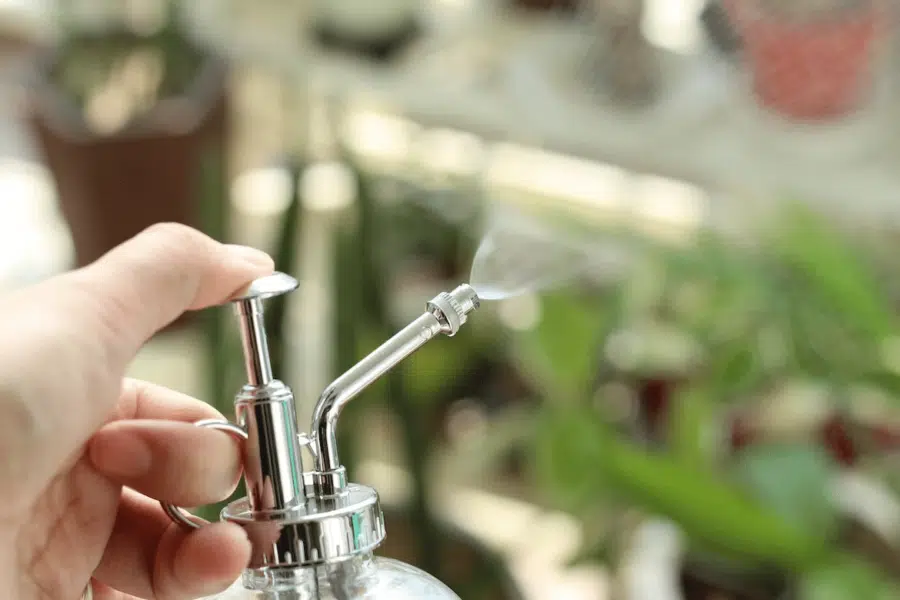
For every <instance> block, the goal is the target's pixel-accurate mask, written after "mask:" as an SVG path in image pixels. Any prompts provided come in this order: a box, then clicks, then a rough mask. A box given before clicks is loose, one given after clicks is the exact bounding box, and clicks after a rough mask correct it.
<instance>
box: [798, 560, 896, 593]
mask: <svg viewBox="0 0 900 600" xmlns="http://www.w3.org/2000/svg"><path fill="white" fill-rule="evenodd" d="M799 592H800V593H799V599H798V600H896V598H898V597H900V587H898V586H897V584H896V583H893V582H890V581H888V580H887V579H886V578H885V577H884V576H883V575H882V574H881V573H880V572H879V571H877V570H876V569H875V568H873V567H871V566H869V565H867V564H865V563H863V562H861V561H858V560H855V559H851V558H843V559H840V560H836V561H834V562H830V563H827V564H826V565H823V566H822V567H821V568H818V569H815V570H813V571H810V572H809V573H806V574H805V575H804V577H803V578H802V579H801V582H800V590H799Z"/></svg>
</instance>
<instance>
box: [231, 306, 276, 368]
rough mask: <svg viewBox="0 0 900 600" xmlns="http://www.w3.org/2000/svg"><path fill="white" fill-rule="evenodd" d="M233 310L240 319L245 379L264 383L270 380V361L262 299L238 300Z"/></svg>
mask: <svg viewBox="0 0 900 600" xmlns="http://www.w3.org/2000/svg"><path fill="white" fill-rule="evenodd" d="M234 310H235V312H236V313H237V316H238V319H239V320H240V329H241V345H242V346H243V347H244V367H245V368H246V370H247V381H248V383H250V385H254V386H261V385H266V384H267V383H269V382H271V381H272V363H271V362H270V360H269V349H268V342H267V340H266V325H265V321H264V320H263V305H262V300H261V299H259V298H249V299H247V300H239V301H238V302H235V305H234Z"/></svg>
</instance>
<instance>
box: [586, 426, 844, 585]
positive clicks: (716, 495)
mask: <svg viewBox="0 0 900 600" xmlns="http://www.w3.org/2000/svg"><path fill="white" fill-rule="evenodd" d="M601 439H602V440H603V443H602V444H601V446H602V450H600V451H599V452H597V453H596V455H595V460H596V461H597V465H598V466H599V467H601V468H602V469H603V472H604V480H605V481H606V482H607V483H608V485H613V486H615V489H616V490H617V491H618V492H620V493H622V494H624V495H626V496H627V498H629V499H630V500H631V501H632V502H634V503H636V504H637V505H638V506H641V507H643V508H644V509H645V510H648V511H650V512H653V513H656V514H659V515H663V516H666V517H668V518H670V519H672V520H673V521H675V522H676V523H678V524H679V525H680V526H681V527H682V529H683V530H684V531H685V532H686V533H687V535H688V536H689V537H692V538H694V539H697V540H699V541H701V542H704V543H708V544H709V545H710V546H713V547H716V548H719V549H720V550H722V551H724V552H725V553H728V554H733V555H738V556H742V557H744V558H746V559H750V560H757V561H762V562H766V563H771V564H776V565H779V566H782V567H784V568H787V569H797V568H804V567H808V566H809V565H812V564H816V563H817V562H818V561H820V560H821V559H822V558H823V557H824V556H825V554H826V553H827V546H826V545H825V543H824V541H823V540H822V539H821V537H820V536H815V535H808V534H806V533H805V532H804V531H802V530H799V529H797V528H795V527H793V526H791V525H790V524H788V523H786V522H785V521H784V520H783V519H782V518H781V516H780V515H779V514H778V513H776V512H774V511H772V510H769V509H767V508H766V507H764V506H762V505H760V504H759V503H757V502H756V501H753V500H752V499H751V498H749V497H747V496H746V495H745V494H743V493H742V492H741V491H740V490H738V489H736V488H735V487H734V486H732V485H730V484H728V483H725V482H724V481H721V480H719V479H718V478H717V477H716V476H715V474H713V473H710V472H708V471H706V470H700V469H696V468H693V467H691V466H687V465H684V464H682V463H679V462H677V461H675V460H672V459H671V458H668V457H666V456H656V455H653V454H650V453H648V452H645V451H641V450H638V449H637V448H635V447H633V446H632V445H631V444H627V443H623V442H619V441H616V440H614V439H613V438H611V437H607V436H601Z"/></svg>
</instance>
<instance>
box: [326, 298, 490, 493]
mask: <svg viewBox="0 0 900 600" xmlns="http://www.w3.org/2000/svg"><path fill="white" fill-rule="evenodd" d="M479 306H480V300H479V299H478V295H477V294H476V293H475V290H474V289H472V287H471V286H469V285H467V284H463V285H460V286H459V287H457V288H456V289H455V290H453V291H452V292H449V293H448V292H442V293H441V294H438V295H437V296H435V297H434V298H433V299H432V300H431V301H430V302H428V304H427V309H426V311H425V313H424V314H423V315H422V316H420V317H419V318H417V319H416V320H415V321H413V322H412V323H410V324H409V325H407V326H406V327H404V328H403V329H402V330H401V331H400V332H398V333H397V334H396V335H394V337H392V338H391V339H389V340H388V341H387V342H385V343H384V344H382V345H381V346H379V347H378V348H377V349H376V350H375V351H373V352H372V353H371V354H369V355H368V356H367V357H365V358H364V359H362V360H361V361H360V362H358V363H357V364H356V365H354V366H353V367H352V368H350V369H349V370H348V371H347V372H346V373H344V374H343V375H341V376H340V377H338V378H337V379H336V380H334V381H333V382H332V383H331V385H329V386H328V387H327V388H325V391H323V392H322V395H321V396H319V401H318V403H317V404H316V408H315V410H314V412H313V420H312V431H311V434H312V436H313V438H314V444H313V455H314V457H315V462H316V473H315V474H314V481H315V482H316V487H317V488H319V489H317V493H320V494H325V495H329V494H334V493H336V492H338V491H340V489H341V488H342V487H343V485H344V477H343V474H342V466H341V462H340V459H339V458H338V451H337V437H336V429H337V421H338V418H339V417H340V415H341V411H342V410H343V409H344V406H346V405H347V403H348V402H349V401H350V400H352V399H353V398H354V397H355V396H357V395H358V394H359V393H360V392H362V391H363V390H364V389H365V388H367V387H368V386H369V385H371V384H372V383H373V382H375V381H376V380H377V379H378V378H379V377H381V376H382V375H384V374H385V373H386V372H388V371H389V370H390V369H391V368H393V367H394V366H396V365H397V364H398V363H399V362H401V361H402V360H403V359H405V358H406V357H407V356H409V355H410V354H412V353H413V352H415V351H416V350H418V349H419V348H421V347H422V346H423V345H424V344H425V343H426V342H427V341H428V340H430V339H431V338H433V337H434V336H436V335H437V334H439V333H443V334H445V335H448V336H453V335H456V332H458V331H459V329H460V327H462V325H464V324H465V322H466V320H467V318H468V314H469V313H471V312H472V311H473V310H475V309H476V308H478V307H479Z"/></svg>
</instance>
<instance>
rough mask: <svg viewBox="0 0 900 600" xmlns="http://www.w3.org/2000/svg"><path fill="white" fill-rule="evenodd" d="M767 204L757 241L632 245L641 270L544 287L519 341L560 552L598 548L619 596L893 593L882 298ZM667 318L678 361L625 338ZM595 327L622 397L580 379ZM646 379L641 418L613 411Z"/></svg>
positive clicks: (888, 382) (799, 223) (890, 404)
mask: <svg viewBox="0 0 900 600" xmlns="http://www.w3.org/2000/svg"><path fill="white" fill-rule="evenodd" d="M784 222H785V223H790V224H791V225H790V229H789V232H788V233H787V234H786V235H780V236H777V237H774V238H773V239H772V240H767V243H766V244H762V245H761V246H762V249H758V250H757V251H756V252H750V251H746V250H740V249H736V248H733V247H731V246H729V245H728V243H727V242H721V241H716V240H714V239H710V240H707V241H706V242H705V243H702V244H700V245H699V246H693V247H691V248H690V249H688V250H687V251H678V250H676V249H672V248H667V249H665V250H664V251H662V252H653V251H651V252H649V253H648V254H647V257H648V260H650V261H651V262H655V263H656V267H655V268H653V269H651V272H653V273H662V277H660V278H655V279H654V278H650V279H649V281H650V282H651V283H652V284H653V285H649V286H648V285H647V281H648V279H647V278H641V277H640V276H635V278H633V279H626V281H625V282H623V283H622V284H620V285H619V286H617V288H616V289H615V290H613V291H612V292H610V291H606V292H604V295H602V297H599V298H598V296H597V294H596V293H592V294H588V293H585V292H568V293H556V294H553V295H548V296H546V297H545V300H544V304H543V311H544V320H543V321H542V322H541V324H540V325H539V326H538V328H537V329H536V330H534V331H532V332H530V333H528V334H526V335H525V336H524V338H523V339H522V340H521V344H522V352H521V357H522V360H524V361H525V365H526V368H525V370H526V372H529V373H531V374H533V376H534V377H535V379H536V380H537V381H538V383H539V385H540V386H541V388H542V389H543V391H544V394H543V395H544V398H545V406H544V409H543V411H542V413H541V414H540V416H539V417H538V419H537V421H536V423H535V428H534V431H535V432H536V435H535V438H534V439H535V444H536V446H535V449H536V455H535V465H536V467H535V474H536V475H537V477H538V479H537V481H538V482H539V483H540V485H541V489H543V490H544V495H545V497H546V498H548V499H549V500H550V501H552V502H553V503H554V504H555V505H557V506H559V507H561V508H564V509H566V510H568V511H569V512H570V513H571V514H572V515H573V516H575V517H576V518H578V519H579V520H580V521H581V522H582V524H583V530H584V532H585V548H584V551H583V552H582V554H581V556H580V557H577V558H580V559H582V560H594V561H598V560H604V561H607V562H610V563H611V564H612V565H613V567H614V570H615V573H616V578H615V579H616V586H615V587H616V590H617V594H618V596H617V597H618V598H622V599H623V600H632V599H633V600H643V599H645V598H650V597H652V598H654V599H659V600H694V599H707V598H710V597H716V598H720V597H721V598H728V599H734V600H737V599H740V600H756V599H760V600H762V599H771V598H774V599H777V600H781V599H801V600H806V599H815V600H819V599H822V598H836V599H843V598H848V599H851V598H853V599H855V598H872V599H879V600H880V599H887V598H894V597H897V595H898V594H900V569H898V562H900V495H898V494H897V491H896V484H895V483H893V484H892V483H891V480H890V477H889V476H888V475H887V473H889V472H890V470H891V466H890V465H893V466H894V468H896V454H895V452H896V450H893V449H892V448H893V447H892V446H890V445H889V444H887V445H886V444H885V440H888V439H893V436H894V435H896V433H897V431H896V430H895V429H894V427H896V423H897V420H898V415H900V405H898V400H897V395H896V390H897V388H896V384H895V383H894V382H895V377H894V376H893V375H892V371H891V369H890V367H889V363H888V362H886V359H885V358H884V357H883V354H882V352H883V345H884V343H885V341H886V340H889V339H891V338H892V337H893V336H894V335H895V332H896V331H897V330H896V326H895V324H894V316H893V312H892V310H891V309H890V302H889V301H888V300H887V296H886V295H885V294H883V293H881V292H880V291H879V290H880V289H881V288H880V286H879V285H878V280H877V279H874V278H872V277H870V276H869V273H868V269H867V265H866V261H865V260H862V259H858V258H856V257H855V255H854V253H853V247H852V246H851V245H849V244H846V243H845V242H844V236H842V235H841V234H840V233H839V232H837V231H835V230H832V229H831V228H829V227H825V226H824V225H823V224H822V223H821V222H819V220H817V219H814V218H812V217H811V216H809V215H804V214H802V213H800V214H794V215H792V216H791V218H790V219H785V221H784ZM637 272H638V273H639V272H640V271H637ZM648 323H655V326H654V327H649V326H648ZM666 329H668V331H669V332H670V333H669V337H670V338H671V337H673V336H674V337H675V338H679V339H681V340H682V342H683V340H684V339H687V340H690V343H682V342H679V344H680V346H681V347H682V348H684V349H685V350H684V351H683V354H687V355H689V356H690V360H687V361H682V362H680V363H677V364H676V366H677V367H679V368H677V369H672V365H673V363H672V362H671V361H662V362H661V363H660V364H658V365H655V364H654V363H653V362H652V361H651V359H652V358H653V357H654V356H656V355H655V354H653V353H650V354H647V353H642V352H641V349H642V348H651V349H652V347H653V346H657V345H658V342H659V339H660V335H661V334H660V332H661V331H664V330H666ZM623 332H629V333H630V337H629V338H627V339H624V338H622V337H621V336H622V335H623ZM553 340H556V341H555V342H554V341H553ZM598 340H599V346H600V347H601V352H600V356H601V361H602V362H612V363H615V367H616V368H613V369H610V368H608V367H604V368H603V369H602V371H603V372H604V373H625V374H628V373H630V374H632V375H634V376H631V377H620V378H619V379H620V380H621V381H623V382H624V383H623V385H621V386H620V387H624V388H625V397H626V400H628V401H626V403H625V405H626V408H627V406H628V404H629V402H630V405H631V407H632V409H631V410H621V406H622V403H621V402H617V401H615V398H614V397H613V393H612V390H610V389H608V388H605V387H602V386H601V387H599V388H597V390H598V391H599V394H593V393H591V390H592V389H593V388H592V381H593V379H594V378H595V376H596V375H595V371H596V363H595V362H594V361H593V360H592V359H591V358H585V357H586V356H588V357H591V356H596V353H595V352H592V351H591V348H595V347H596V346H597V345H598ZM626 342H627V343H626ZM623 356H624V357H625V358H623ZM623 365H625V366H626V367H627V368H625V369H623V368H622V366H623ZM658 366H662V367H664V368H662V369H657V368H656V367H658ZM673 374H674V375H677V377H676V378H674V380H675V382H676V383H677V385H672V384H671V382H672V381H673ZM648 378H649V379H658V380H661V381H664V382H669V385H668V387H667V389H666V400H667V410H666V411H664V414H663V415H662V416H661V417H657V422H656V426H655V428H654V429H653V430H651V431H649V432H648V431H646V428H645V427H644V425H643V424H644V423H645V421H640V420H638V421H637V426H636V427H635V426H634V422H635V421H634V419H629V418H628V417H629V416H633V415H635V414H640V413H641V411H642V410H643V409H642V407H641V406H640V405H641V403H642V402H644V401H645V400H644V399H643V398H642V394H641V388H642V387H644V386H645V385H646V381H647V379H648ZM876 396H877V398H878V399H877V400H875V399H873V398H875V397H876ZM810 398H812V399H810ZM629 399H630V400H629ZM863 406H866V407H868V408H866V409H864V410H863V409H861V407H863ZM773 407H778V408H779V410H780V411H781V412H780V414H778V415H777V416H773V414H772V412H773ZM786 407H788V408H791V409H792V410H785V408H786ZM791 414H793V416H790V415H791ZM623 415H624V417H623ZM873 415H875V416H873ZM876 420H877V421H878V423H879V424H880V425H879V426H878V427H877V428H874V427H873V423H872V422H873V421H876ZM623 423H626V424H628V423H631V425H630V426H628V427H622V424H623ZM736 423H738V424H739V425H735V424H736ZM635 429H637V431H638V432H639V433H642V434H643V435H640V436H638V435H636V433H635ZM736 429H737V431H736ZM876 429H877V430H879V431H880V432H881V433H879V434H877V435H874V436H873V435H871V432H872V431H874V430H876ZM648 438H649V439H650V440H651V441H652V442H654V443H653V444H652V446H650V447H647V445H646V444H645V443H644V440H645V439H648ZM736 439H737V440H738V442H737V443H736V441H735V440H736ZM875 439H877V440H880V441H879V442H878V443H875V442H874V441H873V440H875ZM892 453H893V454H892Z"/></svg>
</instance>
